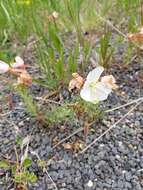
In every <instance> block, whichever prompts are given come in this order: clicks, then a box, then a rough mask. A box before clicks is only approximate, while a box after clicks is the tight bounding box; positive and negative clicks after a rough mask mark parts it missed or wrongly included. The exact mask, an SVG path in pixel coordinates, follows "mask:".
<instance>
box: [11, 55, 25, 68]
mask: <svg viewBox="0 0 143 190" xmlns="http://www.w3.org/2000/svg"><path fill="white" fill-rule="evenodd" d="M15 61H16V62H15V63H13V64H12V68H14V69H16V68H18V67H23V66H24V61H23V59H22V58H21V57H19V56H16V57H15Z"/></svg>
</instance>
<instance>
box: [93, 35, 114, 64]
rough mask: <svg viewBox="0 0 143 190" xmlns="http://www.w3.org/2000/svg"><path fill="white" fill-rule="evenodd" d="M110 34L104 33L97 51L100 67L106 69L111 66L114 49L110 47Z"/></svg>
mask: <svg viewBox="0 0 143 190" xmlns="http://www.w3.org/2000/svg"><path fill="white" fill-rule="evenodd" d="M110 39H111V33H109V32H108V33H105V34H104V35H103V36H102V37H101V39H100V47H99V48H98V49H97V51H98V53H99V55H100V65H102V66H103V67H105V68H108V67H109V65H110V64H111V59H112V54H113V51H114V48H113V47H111V45H110Z"/></svg>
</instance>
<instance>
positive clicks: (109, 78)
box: [101, 75, 118, 89]
mask: <svg viewBox="0 0 143 190" xmlns="http://www.w3.org/2000/svg"><path fill="white" fill-rule="evenodd" d="M101 82H103V83H104V84H106V85H107V86H108V87H109V88H111V89H117V88H118V86H117V85H116V84H115V83H116V80H115V78H114V77H113V76H112V75H108V76H104V77H102V78H101Z"/></svg>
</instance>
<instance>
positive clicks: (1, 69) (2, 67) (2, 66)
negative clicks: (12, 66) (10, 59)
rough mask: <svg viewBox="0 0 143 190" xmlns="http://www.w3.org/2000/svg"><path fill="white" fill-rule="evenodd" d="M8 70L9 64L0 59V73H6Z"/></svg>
mask: <svg viewBox="0 0 143 190" xmlns="http://www.w3.org/2000/svg"><path fill="white" fill-rule="evenodd" d="M8 70H9V65H8V64H7V63H5V62H3V61H0V74H3V73H6V72H8Z"/></svg>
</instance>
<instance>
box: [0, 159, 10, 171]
mask: <svg viewBox="0 0 143 190" xmlns="http://www.w3.org/2000/svg"><path fill="white" fill-rule="evenodd" d="M0 168H3V169H9V164H8V163H7V162H6V161H4V160H3V161H0Z"/></svg>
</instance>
